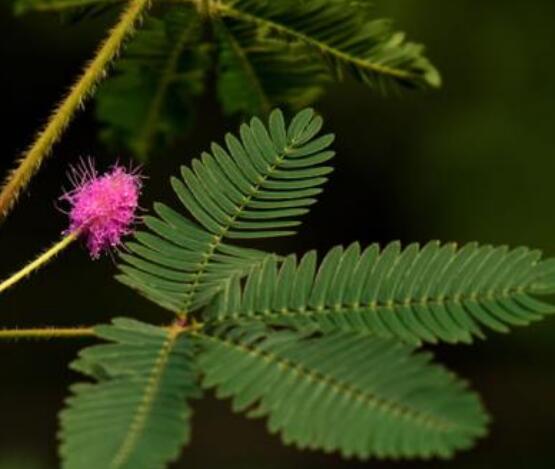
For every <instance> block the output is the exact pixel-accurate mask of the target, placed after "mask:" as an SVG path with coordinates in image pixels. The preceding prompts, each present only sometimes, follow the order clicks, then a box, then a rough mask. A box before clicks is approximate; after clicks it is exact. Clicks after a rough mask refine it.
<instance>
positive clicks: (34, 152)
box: [0, 0, 150, 220]
mask: <svg viewBox="0 0 555 469" xmlns="http://www.w3.org/2000/svg"><path fill="white" fill-rule="evenodd" d="M149 3H150V0H130V1H129V4H128V6H127V8H126V9H125V10H124V11H123V13H122V15H121V17H120V20H119V21H118V23H117V24H116V26H114V27H113V28H112V30H111V31H110V33H109V35H108V37H107V38H106V40H105V41H104V42H103V44H102V45H101V46H100V48H99V50H98V52H97V54H96V56H95V57H94V59H93V60H92V61H91V62H90V63H89V64H88V65H87V66H86V68H85V70H84V71H83V73H82V74H81V76H80V77H79V79H78V80H77V82H76V83H75V84H74V85H73V87H72V88H71V89H70V91H69V93H68V94H67V96H66V97H65V98H64V100H63V101H62V102H61V103H60V105H59V106H58V107H57V108H56V109H55V110H54V112H53V114H52V116H51V117H50V119H49V120H48V122H47V124H46V125H45V127H44V129H43V130H42V131H41V132H40V133H39V134H38V136H37V138H36V140H35V142H34V143H33V144H32V145H31V147H30V148H29V150H28V151H27V153H26V154H25V155H24V156H23V158H22V159H21V161H20V164H19V166H18V167H17V168H16V169H15V170H14V171H13V172H12V173H11V174H10V176H9V177H8V179H7V181H6V183H5V185H4V187H3V188H2V191H1V192H0V220H1V219H3V218H5V217H6V216H7V214H8V213H9V211H10V209H11V208H12V207H13V205H14V203H15V201H16V199H17V196H18V195H19V193H20V192H21V191H22V190H23V189H24V188H25V187H26V186H27V184H28V183H29V181H30V180H31V177H32V176H33V174H34V172H35V171H36V170H37V169H38V167H39V166H40V164H41V163H42V161H43V160H44V158H45V157H46V156H48V155H49V154H50V152H51V150H52V147H53V145H54V144H55V143H56V142H57V141H58V140H59V139H60V137H61V135H62V133H63V131H64V130H65V128H66V127H67V126H68V124H69V122H70V121H71V119H72V117H73V116H74V115H75V113H76V111H77V110H78V109H79V108H80V107H82V106H83V103H84V102H85V100H86V99H87V98H88V97H89V96H90V95H91V94H92V92H93V89H94V87H95V86H96V85H97V84H98V83H99V82H100V81H101V80H102V78H104V76H105V75H106V68H107V67H108V65H109V64H110V62H111V61H112V60H113V59H114V58H115V56H116V55H117V54H118V52H119V50H120V48H121V46H122V44H123V42H124V40H125V38H126V37H127V36H128V35H130V34H131V33H132V32H133V30H134V27H135V23H136V22H137V21H138V19H139V18H140V16H141V13H142V12H143V10H145V9H146V8H147V7H148V4H149Z"/></svg>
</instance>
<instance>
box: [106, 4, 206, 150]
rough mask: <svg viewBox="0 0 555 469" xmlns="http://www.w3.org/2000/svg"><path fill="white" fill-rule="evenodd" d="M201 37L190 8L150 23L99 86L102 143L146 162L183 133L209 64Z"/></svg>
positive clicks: (153, 19)
mask: <svg viewBox="0 0 555 469" xmlns="http://www.w3.org/2000/svg"><path fill="white" fill-rule="evenodd" d="M201 32H202V30H201V23H200V18H199V16H198V14H197V12H196V10H194V9H193V8H188V7H186V6H183V7H182V8H181V9H172V10H170V11H169V12H168V13H167V14H166V15H165V16H164V18H163V20H159V19H156V18H154V17H149V18H147V20H146V21H145V25H144V27H143V29H142V30H141V31H139V33H138V34H137V37H136V38H135V40H134V41H133V42H132V43H131V44H130V45H129V47H128V49H127V50H126V52H125V53H124V55H123V58H122V59H121V60H120V61H119V62H118V63H117V65H116V71H115V76H114V77H112V78H110V79H108V80H107V81H106V83H104V84H103V85H102V86H101V87H100V91H99V93H98V96H97V117H98V119H99V121H100V123H101V124H102V125H103V130H102V133H101V137H102V139H103V140H104V141H106V142H107V143H109V144H110V145H111V146H112V147H115V148H117V149H119V148H122V147H123V148H127V149H128V150H131V152H132V153H133V154H134V155H135V156H137V157H138V158H139V159H140V160H141V161H146V160H147V159H148V158H149V157H150V156H151V154H152V153H156V151H157V148H158V147H160V146H162V147H164V146H165V145H167V144H168V143H170V142H171V141H173V140H175V139H176V138H178V137H180V136H183V135H184V134H185V132H186V130H187V129H188V128H189V127H190V126H191V123H192V116H193V100H194V98H195V97H196V96H198V95H199V94H201V93H202V92H203V91H204V80H205V70H206V68H207V66H208V64H209V57H208V54H207V51H206V48H205V47H203V46H201V45H199V44H198V41H199V39H200V36H201Z"/></svg>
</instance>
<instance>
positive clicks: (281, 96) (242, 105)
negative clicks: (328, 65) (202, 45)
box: [215, 19, 329, 115]
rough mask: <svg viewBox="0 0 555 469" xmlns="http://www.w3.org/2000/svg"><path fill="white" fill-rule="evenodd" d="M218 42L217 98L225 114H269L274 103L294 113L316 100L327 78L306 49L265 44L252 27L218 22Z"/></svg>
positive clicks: (281, 43) (269, 41) (238, 23)
mask: <svg viewBox="0 0 555 469" xmlns="http://www.w3.org/2000/svg"><path fill="white" fill-rule="evenodd" d="M215 27H216V32H217V35H218V40H219V42H218V44H219V67H218V70H219V74H218V95H219V97H220V101H221V103H222V106H223V109H224V111H225V112H226V113H229V114H233V113H237V112H240V113H244V114H251V115H264V114H268V113H269V112H270V110H271V108H272V106H273V104H274V103H282V104H283V105H287V106H289V107H291V108H294V109H299V108H302V107H303V106H306V105H308V104H310V103H312V102H314V101H315V100H316V98H317V97H318V96H319V95H320V94H321V93H322V92H323V85H325V84H326V83H327V82H328V81H329V79H328V78H327V74H326V70H325V68H324V67H323V66H322V65H321V64H320V63H319V61H318V60H311V59H310V53H309V51H307V49H306V47H304V46H302V45H299V44H297V45H295V44H284V43H283V42H279V41H271V40H267V39H266V40H265V39H264V38H261V37H260V34H259V30H258V28H256V27H255V26H253V25H252V24H248V23H242V22H240V21H235V20H233V19H226V20H225V21H221V22H219V23H216V24H215Z"/></svg>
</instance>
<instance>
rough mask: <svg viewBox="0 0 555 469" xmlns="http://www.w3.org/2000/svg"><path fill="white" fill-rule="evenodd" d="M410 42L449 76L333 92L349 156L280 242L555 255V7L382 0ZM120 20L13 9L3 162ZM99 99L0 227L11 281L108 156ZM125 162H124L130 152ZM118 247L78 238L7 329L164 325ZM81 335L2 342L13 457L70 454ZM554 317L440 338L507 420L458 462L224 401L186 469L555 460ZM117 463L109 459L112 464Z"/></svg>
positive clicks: (184, 149) (188, 143) (0, 22)
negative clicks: (262, 417)
mask: <svg viewBox="0 0 555 469" xmlns="http://www.w3.org/2000/svg"><path fill="white" fill-rule="evenodd" d="M378 10H379V11H380V12H382V13H384V14H387V15H391V16H393V17H394V18H396V20H397V25H398V26H399V27H400V28H402V29H405V30H407V31H408V32H409V34H410V37H411V38H414V39H417V40H419V41H422V42H424V43H425V44H427V45H428V48H429V55H430V57H431V58H432V60H433V61H434V62H435V63H436V65H437V66H438V67H439V68H440V69H441V71H442V73H443V76H444V80H445V86H444V87H443V89H441V90H440V91H437V92H427V93H413V94H408V95H405V96H403V97H402V98H393V99H388V100H386V99H383V98H380V97H376V96H375V95H373V94H372V93H370V92H369V91H368V90H367V89H366V88H363V87H362V86H360V85H357V84H354V83H346V84H342V85H337V86H334V87H333V88H332V89H331V90H330V92H329V93H328V95H327V96H326V97H325V98H324V99H323V100H322V101H321V102H320V103H319V105H318V110H319V111H320V112H321V113H322V114H323V115H324V116H325V118H326V122H327V125H328V128H330V129H333V130H334V131H335V132H336V133H337V135H338V139H337V144H336V148H337V150H338V158H337V159H336V161H335V166H336V168H337V170H336V173H335V174H334V177H333V178H332V181H331V183H330V184H329V186H328V187H327V191H326V193H325V195H324V196H323V197H322V198H321V202H320V203H319V204H318V205H317V206H316V207H315V209H314V210H313V211H312V212H311V214H310V215H309V216H308V218H307V219H306V223H305V225H304V228H303V230H302V231H301V233H300V234H299V236H297V237H296V238H291V239H286V240H283V241H279V243H274V244H273V245H272V244H270V245H267V247H268V248H270V249H276V250H278V251H280V252H291V251H297V252H302V251H303V250H305V249H308V248H312V247H316V248H318V249H319V250H321V251H323V250H326V249H328V248H329V247H331V246H332V245H335V244H341V243H343V244H346V243H348V242H351V241H353V240H360V241H362V242H363V243H365V244H366V243H370V242H372V241H380V242H386V241H390V240H393V239H401V240H402V241H403V242H409V241H421V242H424V241H427V240H429V239H441V240H445V241H447V240H454V241H459V242H466V241H472V240H480V241H483V242H492V243H496V244H503V243H507V244H510V245H519V244H527V245H532V246H535V247H538V248H541V249H543V250H544V251H545V252H546V253H547V254H555V217H554V214H553V200H554V197H555V185H554V184H553V182H552V181H553V173H554V169H555V158H554V156H555V151H554V148H555V142H554V139H553V133H554V122H555V107H554V103H555V62H554V60H553V43H554V39H555V30H554V28H553V26H554V24H555V3H554V2H552V1H551V0H532V1H529V2H506V1H502V0H489V1H487V2H468V1H463V0H450V1H448V2H447V1H445V0H418V1H417V0H404V1H402V0H388V1H385V0H380V1H379V2H378ZM111 20H112V18H111V17H110V16H108V17H104V18H99V19H95V20H93V21H88V22H85V23H79V24H75V25H62V24H61V23H60V22H59V21H58V20H57V19H56V18H55V17H53V16H41V15H29V16H27V17H23V18H13V17H12V16H11V14H10V12H9V9H8V8H7V7H6V6H4V5H3V6H1V7H0V31H1V33H2V42H1V43H0V63H1V76H0V84H1V86H0V106H1V107H0V110H1V111H0V112H1V114H2V121H3V124H2V130H1V133H0V136H1V138H0V169H1V170H2V173H5V171H7V169H8V168H9V167H12V166H13V161H14V159H15V158H16V155H17V154H18V153H19V152H20V151H21V150H23V149H24V148H25V146H26V145H28V144H29V143H30V142H31V140H32V138H33V136H34V134H35V132H36V131H37V129H38V128H39V127H40V125H41V124H42V123H43V122H44V119H45V118H46V116H47V115H48V113H49V111H50V109H51V108H52V106H53V104H54V103H55V102H56V101H57V100H58V99H59V98H60V97H61V95H62V94H63V92H64V90H65V89H66V88H67V87H68V86H69V85H70V84H71V83H72V81H73V79H74V77H75V76H76V74H77V73H78V71H79V70H80V68H81V66H82V64H83V63H84V62H85V60H86V59H87V58H89V57H90V56H91V54H92V52H93V50H94V48H95V46H96V44H97V43H98V41H99V40H100V39H101V37H102V35H103V31H105V29H106V26H107V25H108V24H109V22H110V21H111ZM235 125H236V123H234V122H232V121H229V120H228V121H225V120H224V119H223V118H222V117H221V116H220V114H219V111H218V107H217V106H216V105H215V103H214V102H213V101H212V100H210V99H208V100H205V101H203V102H202V103H201V104H200V106H199V118H198V121H197V126H196V128H195V131H194V133H193V134H192V135H191V136H190V137H189V138H188V139H186V140H184V141H183V142H180V144H179V145H177V148H176V149H175V151H174V152H173V153H170V154H168V155H165V156H163V157H161V158H159V159H157V160H156V161H154V162H153V164H152V165H150V166H149V167H147V168H146V169H145V172H146V173H147V174H148V176H149V178H150V179H149V181H148V183H147V189H146V194H145V198H144V201H143V205H144V206H145V207H149V206H150V204H151V201H152V200H154V199H160V200H165V201H168V202H170V203H171V202H172V201H173V199H172V195H171V193H170V190H169V185H168V184H167V179H168V177H169V175H170V174H173V173H175V172H176V170H177V168H178V166H179V164H181V163H183V162H186V161H188V160H189V158H190V157H192V156H196V155H197V154H198V153H199V151H200V150H202V149H204V148H206V147H207V146H208V144H209V142H210V141H211V140H219V139H220V138H221V136H222V134H223V130H224V129H234V128H235ZM97 130H98V129H97V128H96V127H95V124H94V119H93V112H92V106H89V108H88V110H87V111H86V112H84V113H80V115H79V117H78V118H77V119H76V121H75V122H74V123H73V124H72V126H71V128H70V130H69V131H68V132H67V134H66V135H65V136H64V139H63V142H62V143H61V144H59V145H57V146H56V147H55V152H54V158H52V159H51V160H49V162H48V163H47V164H46V165H45V167H44V168H43V170H42V171H41V173H40V175H39V177H37V178H36V179H35V180H34V182H33V183H32V190H31V192H30V194H29V195H25V196H23V198H22V200H21V201H20V204H19V205H18V207H17V210H16V211H15V212H14V213H13V214H12V216H11V217H10V218H9V220H8V222H7V223H6V224H4V225H3V226H1V227H0V250H1V254H0V277H4V276H6V275H8V274H9V273H10V272H12V271H13V270H14V269H16V268H17V267H19V266H20V265H21V264H22V263H24V262H25V261H26V260H28V259H30V258H32V257H33V256H34V255H36V253H37V252H39V251H40V250H42V249H44V248H45V247H46V246H48V245H49V244H51V243H53V242H54V241H55V240H57V239H58V237H59V234H60V232H61V231H62V230H63V229H64V228H65V227H66V226H65V224H66V220H65V219H64V216H63V214H61V213H59V212H58V211H57V210H56V209H55V208H54V201H55V199H56V198H57V197H58V196H59V194H60V191H61V187H62V186H63V185H64V184H65V182H64V176H63V175H64V172H65V170H66V168H67V165H68V164H70V163H74V162H76V161H77V159H78V157H79V156H86V155H94V156H95V157H96V158H97V159H98V160H99V162H100V164H104V165H108V164H109V163H110V162H112V161H113V160H114V158H115V157H116V156H118V155H113V154H109V153H107V152H106V150H105V149H104V148H103V147H102V146H101V145H100V143H99V142H98V141H97V140H96V134H97ZM122 159H125V158H124V156H122ZM114 272H115V267H114V264H113V262H112V261H111V259H110V258H109V257H106V258H103V259H101V260H100V261H97V262H91V261H90V260H89V259H88V257H87V254H86V252H85V250H84V249H79V248H78V247H77V246H74V247H73V248H72V249H70V250H69V251H68V252H66V253H64V254H63V255H62V257H60V258H59V259H57V260H56V261H55V262H54V263H53V264H52V265H50V266H49V267H47V268H46V269H44V270H43V271H42V272H40V273H38V274H37V275H34V276H33V277H32V278H31V279H30V280H29V281H27V282H26V283H25V284H22V285H20V286H18V287H17V288H15V289H13V290H12V291H10V292H8V293H6V294H5V295H3V296H2V300H1V302H0V314H1V319H0V321H1V324H2V326H15V325H17V326H21V327H24V326H40V325H80V324H86V325H88V324H94V323H98V322H101V321H105V320H107V319H109V318H111V317H113V316H115V315H127V316H133V317H138V318H142V319H145V320H151V321H153V322H158V323H160V322H164V321H167V320H168V319H169V317H168V315H167V313H165V312H163V311H162V310H159V309H157V308H156V307H154V306H152V305H150V304H149V303H147V302H146V301H144V300H142V299H141V298H139V297H138V296H136V295H135V294H134V293H133V292H132V291H130V290H128V289H127V288H125V287H124V286H121V285H119V284H118V283H116V282H114V281H112V279H111V276H112V275H113V273H114ZM82 345H83V341H75V342H70V343H60V342H51V343H26V342H25V343H15V344H14V343H9V344H6V343H1V344H0V370H1V371H0V372H1V377H2V378H1V379H2V382H1V383H0V416H1V420H0V469H48V468H54V467H57V462H56V437H55V432H56V414H57V412H58V411H59V409H60V406H61V405H62V401H63V398H64V396H65V395H66V394H67V386H68V384H69V383H70V382H71V381H73V380H75V379H76V378H77V376H75V375H74V374H73V373H71V372H69V371H67V363H68V362H69V361H70V360H71V359H72V358H73V357H74V356H75V353H76V352H77V350H78V348H79V347H80V346H82ZM554 352H555V320H546V321H544V322H542V323H540V324H536V325H534V326H531V327H529V328H526V329H520V330H516V331H514V332H513V333H512V334H511V335H509V336H500V335H495V334H491V335H490V340H489V341H487V342H479V343H477V344H476V345H475V346H472V347H468V346H458V347H446V346H444V347H440V348H437V349H436V353H437V355H438V360H441V361H442V362H444V363H446V364H448V365H449V366H450V367H451V368H452V369H453V370H455V371H456V372H457V373H459V374H460V375H462V376H464V377H466V378H468V379H469V380H470V381H471V382H472V383H473V387H474V388H475V389H476V390H478V391H479V392H480V393H481V394H482V395H483V397H484V400H485V402H486V404H487V406H488V408H489V409H490V411H491V413H492V414H493V417H494V420H493V424H492V427H491V435H490V436H489V437H488V438H487V439H485V440H483V441H481V442H480V443H479V444H478V446H477V447H476V449H475V450H473V451H471V452H468V453H463V454H461V455H459V456H458V457H457V458H456V459H455V460H454V461H453V462H449V463H444V462H437V463H436V462H432V463H412V462H407V463H405V462H403V463H387V464H386V463H380V462H377V461H372V462H368V463H358V462H352V461H347V462H345V461H342V460H341V459H340V458H338V457H336V456H324V455H321V454H318V453H307V452H298V451H296V450H295V449H293V448H286V447H284V446H282V445H281V443H280V442H279V438H277V437H273V436H269V435H268V434H267V433H266V432H265V427H264V422H262V421H247V420H245V419H243V418H242V417H241V416H236V415H233V414H232V413H231V412H230V411H229V410H228V407H227V403H226V402H220V401H216V400H215V399H213V398H212V397H207V398H206V399H205V400H203V401H202V402H199V403H196V404H197V406H196V407H197V412H196V414H195V418H194V432H193V441H192V444H191V445H190V446H189V447H188V448H187V449H186V450H185V452H184V455H183V457H182V460H181V462H180V463H179V464H175V465H174V466H172V467H173V468H175V469H177V468H181V467H183V468H185V467H187V468H191V469H197V468H215V467H222V466H223V467H227V468H231V469H235V468H237V469H239V468H241V469H243V468H245V469H247V468H253V469H254V468H256V469H264V468H268V469H270V468H272V469H273V468H295V469H297V468H307V469H311V468H320V467H335V468H352V469H358V468H365V467H380V468H381V467H383V468H421V467H430V468H436V467H437V468H443V467H448V466H450V467H452V468H490V467H492V468H496V467H505V468H530V467H533V468H551V467H555V452H554V451H553V448H552V442H553V434H554V431H555V373H554V371H555V364H554V363H553V360H552V357H554V356H555V355H554ZM99 469H103V468H99Z"/></svg>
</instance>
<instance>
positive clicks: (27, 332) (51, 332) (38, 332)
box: [0, 327, 95, 340]
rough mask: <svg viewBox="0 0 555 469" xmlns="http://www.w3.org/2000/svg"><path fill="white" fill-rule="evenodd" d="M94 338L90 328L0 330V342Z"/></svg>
mask: <svg viewBox="0 0 555 469" xmlns="http://www.w3.org/2000/svg"><path fill="white" fill-rule="evenodd" d="M82 337H95V333H94V329H93V328H92V327H68V328H60V327H45V328H33V329H0V340H20V339H31V340H33V339H34V340H48V339H78V338H82Z"/></svg>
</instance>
